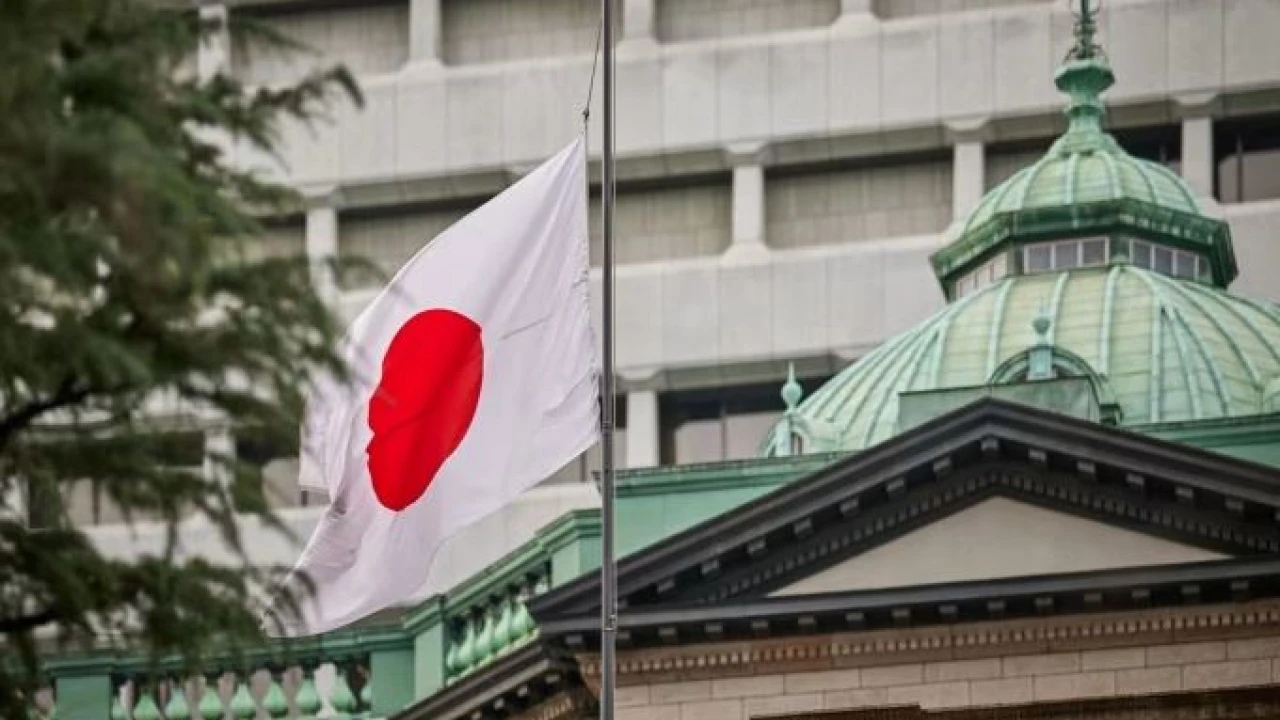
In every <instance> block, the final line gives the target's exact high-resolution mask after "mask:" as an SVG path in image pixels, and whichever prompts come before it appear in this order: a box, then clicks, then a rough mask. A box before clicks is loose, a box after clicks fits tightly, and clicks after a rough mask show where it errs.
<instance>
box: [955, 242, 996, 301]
mask: <svg viewBox="0 0 1280 720" xmlns="http://www.w3.org/2000/svg"><path fill="white" fill-rule="evenodd" d="M1008 274H1009V256H1008V255H1005V254H1004V253H1000V254H999V255H996V256H995V257H993V258H991V259H990V260H988V261H986V262H985V263H983V264H982V265H979V266H978V269H977V270H974V271H973V272H971V273H969V274H968V275H965V276H963V277H961V278H960V279H959V280H957V281H956V291H955V296H956V297H964V296H965V295H968V294H970V293H972V292H976V291H978V290H981V289H982V288H984V287H986V286H988V285H990V284H992V283H994V282H995V281H997V280H999V279H1000V278H1002V277H1004V276H1005V275H1008Z"/></svg>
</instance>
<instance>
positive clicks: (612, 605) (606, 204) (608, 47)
mask: <svg viewBox="0 0 1280 720" xmlns="http://www.w3.org/2000/svg"><path fill="white" fill-rule="evenodd" d="M601 3H602V4H603V7H602V12H601V15H602V17H601V21H602V22H603V23H604V28H603V36H604V43H603V44H604V98H603V99H604V148H603V150H604V173H603V182H602V187H601V203H600V204H601V207H602V209H603V210H604V212H603V216H604V218H603V219H604V233H603V234H604V268H603V278H602V283H601V286H602V293H601V294H602V295H603V298H602V300H603V303H602V304H603V310H604V312H603V315H604V317H603V318H602V320H601V324H602V325H603V327H602V328H601V330H602V331H603V332H602V333H601V334H602V335H603V336H604V349H603V358H602V360H603V364H604V378H603V380H604V381H603V383H602V387H601V389H600V397H601V413H600V414H601V419H600V425H601V434H602V437H601V443H600V449H601V450H602V453H601V455H602V456H603V457H602V460H601V473H600V496H601V509H600V516H601V517H600V519H601V534H602V536H603V537H602V538H601V542H600V553H601V556H602V557H601V560H600V720H613V705H614V702H613V698H614V688H615V685H616V666H617V663H616V660H615V651H616V647H617V645H616V643H617V632H618V574H617V566H616V565H615V564H614V548H613V536H614V497H613V496H614V477H613V475H614V467H613V427H614V420H615V418H614V411H615V407H614V396H615V393H614V389H613V385H614V380H613V362H614V361H613V265H614V256H613V247H614V242H613V220H614V218H613V201H614V185H615V177H614V156H613V144H614V138H613V126H614V105H615V103H614V86H613V80H614V75H613V70H614V66H613V45H614V40H613V27H614V22H613V10H614V7H613V5H614V0H601Z"/></svg>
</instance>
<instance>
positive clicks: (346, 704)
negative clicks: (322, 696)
mask: <svg viewBox="0 0 1280 720" xmlns="http://www.w3.org/2000/svg"><path fill="white" fill-rule="evenodd" d="M347 672H348V671H347V670H345V669H343V668H342V666H340V665H338V664H337V663H334V665H333V691H332V692H331V693H329V704H330V705H332V706H333V709H334V711H336V712H337V714H336V715H334V717H336V718H349V717H351V713H352V711H354V710H355V709H356V698H355V696H354V695H352V694H351V686H350V685H349V684H348V683H347Z"/></svg>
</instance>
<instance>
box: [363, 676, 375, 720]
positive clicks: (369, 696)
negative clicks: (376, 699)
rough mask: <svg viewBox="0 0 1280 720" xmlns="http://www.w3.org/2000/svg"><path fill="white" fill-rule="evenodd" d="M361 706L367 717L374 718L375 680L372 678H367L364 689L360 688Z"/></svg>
mask: <svg viewBox="0 0 1280 720" xmlns="http://www.w3.org/2000/svg"><path fill="white" fill-rule="evenodd" d="M360 706H361V707H363V708H364V712H365V715H366V716H368V717H372V716H373V678H371V677H366V678H365V679H364V687H362V688H360Z"/></svg>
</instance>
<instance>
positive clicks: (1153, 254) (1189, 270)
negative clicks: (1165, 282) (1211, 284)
mask: <svg viewBox="0 0 1280 720" xmlns="http://www.w3.org/2000/svg"><path fill="white" fill-rule="evenodd" d="M1129 261H1130V262H1132V263H1133V264H1134V265H1136V266H1138V267H1140V268H1143V269H1146V270H1155V271H1156V272H1158V273H1160V274H1161V275H1168V276H1170V277H1178V278H1187V279H1191V280H1199V279H1201V278H1204V277H1207V276H1208V275H1209V263H1208V261H1206V260H1205V259H1204V258H1202V257H1200V256H1199V255H1196V254H1195V253H1189V252H1184V251H1182V250H1174V249H1173V248H1168V247H1164V246H1161V245H1155V244H1153V243H1149V242H1143V241H1142V240H1130V241H1129Z"/></svg>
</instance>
